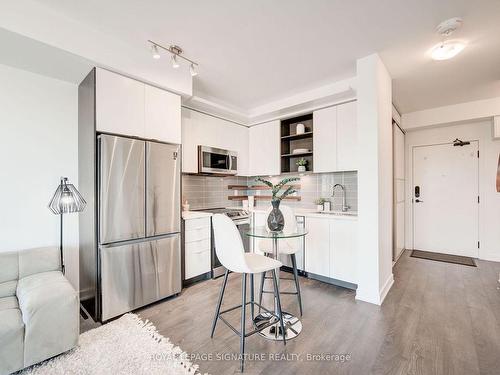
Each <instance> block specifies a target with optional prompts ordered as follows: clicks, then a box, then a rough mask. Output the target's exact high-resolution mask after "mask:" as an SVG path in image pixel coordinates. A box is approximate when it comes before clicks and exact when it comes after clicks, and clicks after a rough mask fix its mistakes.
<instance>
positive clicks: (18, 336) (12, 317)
mask: <svg viewBox="0 0 500 375" xmlns="http://www.w3.org/2000/svg"><path fill="white" fill-rule="evenodd" d="M12 298H14V299H15V297H6V299H5V298H2V299H1V300H0V304H2V305H3V306H4V307H5V306H12V305H13V301H12ZM16 304H17V301H16ZM23 346H24V324H23V319H22V317H21V311H20V310H19V309H17V308H6V309H2V308H0V375H4V374H10V373H11V372H14V371H17V370H20V369H22V368H23V367H24V358H23V357H24V351H23Z"/></svg>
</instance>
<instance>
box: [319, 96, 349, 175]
mask: <svg viewBox="0 0 500 375" xmlns="http://www.w3.org/2000/svg"><path fill="white" fill-rule="evenodd" d="M313 124H314V135H313V137H314V146H313V151H314V153H313V165H314V172H315V173H326V172H338V171H353V170H357V168H358V167H357V154H358V148H357V144H358V141H357V138H358V137H357V120H356V102H351V103H345V104H339V105H337V106H333V107H329V108H323V109H320V110H317V111H314V113H313Z"/></svg>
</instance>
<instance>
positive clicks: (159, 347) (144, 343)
mask: <svg viewBox="0 0 500 375" xmlns="http://www.w3.org/2000/svg"><path fill="white" fill-rule="evenodd" d="M197 373H198V366H197V365H193V364H192V363H191V362H189V361H188V360H187V354H186V353H185V352H183V351H182V350H181V349H180V348H179V347H178V346H175V345H173V344H172V343H171V342H170V340H169V339H168V338H166V337H163V336H162V335H160V334H159V333H158V332H157V331H156V327H155V326H154V325H153V324H152V323H151V322H148V321H143V320H141V319H140V318H139V317H138V316H137V315H135V314H131V313H129V314H125V315H123V316H122V317H121V318H119V319H117V320H115V321H112V322H110V323H107V324H104V325H102V326H100V327H98V328H95V329H92V330H90V331H88V332H85V333H83V334H81V335H80V342H79V345H78V346H77V347H76V348H74V349H72V350H70V351H69V352H67V353H64V354H61V355H59V356H57V357H54V358H52V359H50V360H48V361H45V362H42V363H41V364H39V365H35V366H33V367H30V368H28V369H26V370H24V371H21V372H20V373H19V374H20V375H46V374H50V375H53V374H61V375H62V374H64V375H66V374H74V375H102V374H112V375H119V374H162V375H174V374H175V375H177V374H179V375H184V374H188V375H193V374H197Z"/></svg>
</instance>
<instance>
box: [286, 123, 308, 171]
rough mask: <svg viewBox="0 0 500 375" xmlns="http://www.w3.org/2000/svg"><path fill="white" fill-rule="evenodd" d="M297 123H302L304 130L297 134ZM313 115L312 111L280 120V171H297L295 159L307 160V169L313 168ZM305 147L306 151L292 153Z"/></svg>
mask: <svg viewBox="0 0 500 375" xmlns="http://www.w3.org/2000/svg"><path fill="white" fill-rule="evenodd" d="M297 124H304V127H305V132H304V133H302V134H297ZM313 130H314V129H313V115H312V113H309V114H306V115H301V116H298V117H293V118H289V119H285V120H282V121H281V173H298V166H297V164H296V163H297V161H298V160H299V159H302V158H304V159H306V160H307V166H306V168H307V171H312V170H313ZM296 149H305V150H308V151H307V152H301V153H293V150H296Z"/></svg>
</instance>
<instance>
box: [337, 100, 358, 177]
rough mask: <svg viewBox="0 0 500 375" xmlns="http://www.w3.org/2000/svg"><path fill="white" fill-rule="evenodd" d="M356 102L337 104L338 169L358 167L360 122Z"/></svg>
mask: <svg viewBox="0 0 500 375" xmlns="http://www.w3.org/2000/svg"><path fill="white" fill-rule="evenodd" d="M356 111H357V106H356V102H350V103H346V104H341V105H339V106H337V170H338V171H355V170H357V169H358V122H357V115H356Z"/></svg>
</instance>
